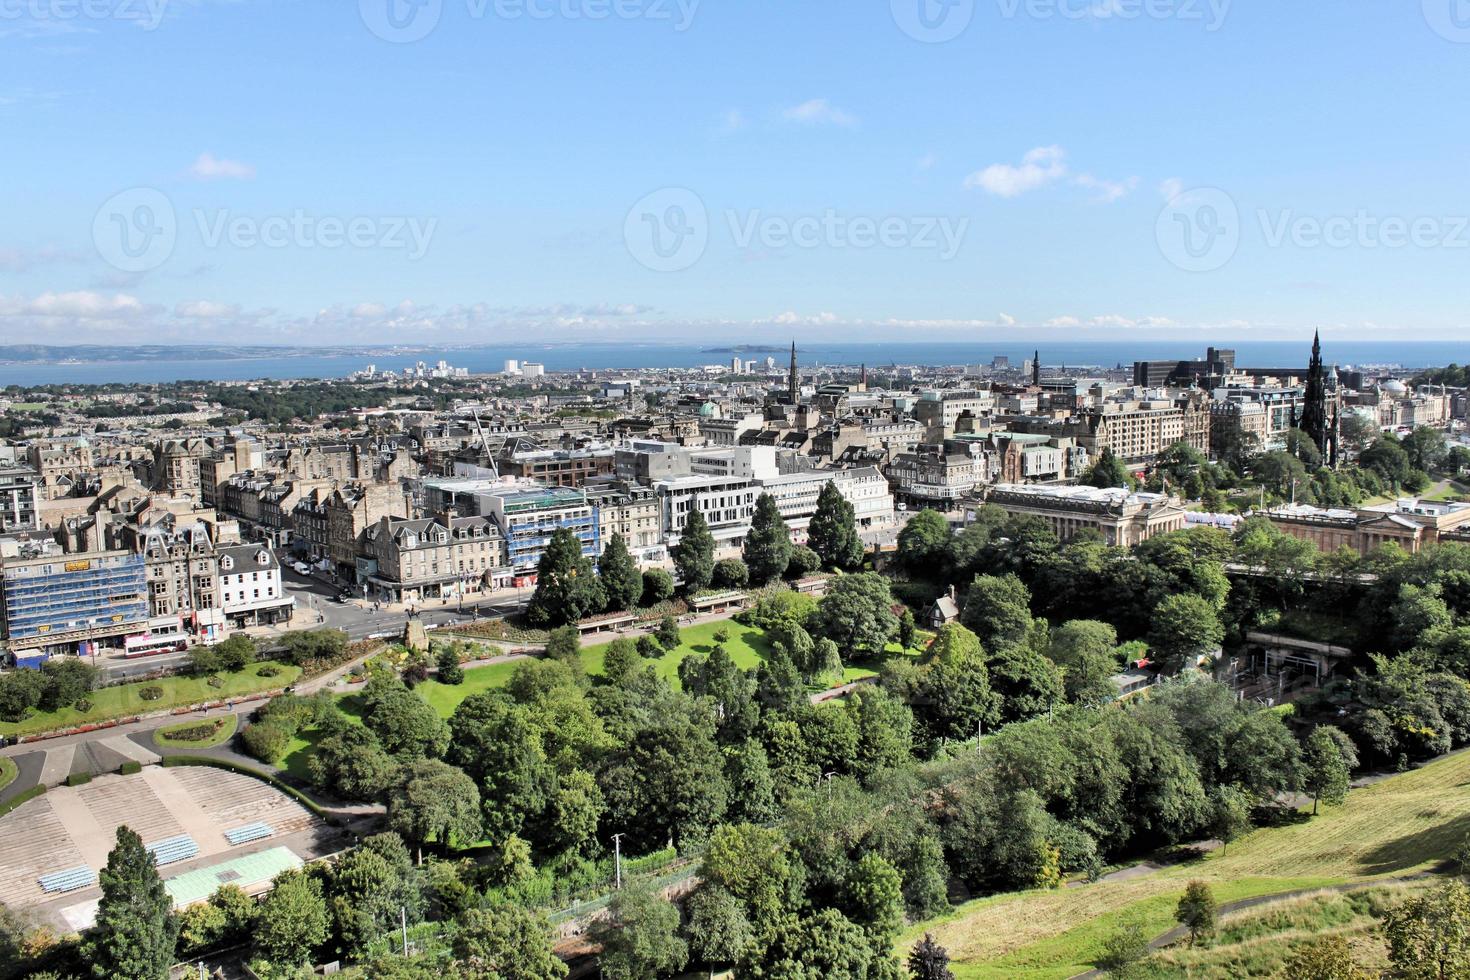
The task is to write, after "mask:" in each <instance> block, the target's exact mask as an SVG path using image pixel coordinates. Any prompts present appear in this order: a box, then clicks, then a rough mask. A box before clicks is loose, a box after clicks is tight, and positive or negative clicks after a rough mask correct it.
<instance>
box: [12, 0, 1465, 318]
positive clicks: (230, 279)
mask: <svg viewBox="0 0 1470 980" xmlns="http://www.w3.org/2000/svg"><path fill="white" fill-rule="evenodd" d="M420 2H422V3H424V4H427V6H424V7H422V8H415V7H413V6H410V0H361V2H360V3H359V2H358V0H331V2H306V0H85V3H84V2H83V0H0V145H3V146H4V148H5V149H4V153H3V157H0V161H3V162H0V175H3V178H4V179H3V180H0V216H3V220H0V342H3V343H15V342H50V343H67V342H83V341H85V342H109V341H112V342H118V343H125V342H136V341H140V340H150V339H161V340H179V339H187V340H191V341H211V342H212V341H219V342H230V341H250V342H257V343H259V342H274V343H345V342H350V341H353V340H362V341H374V342H377V341H384V340H401V341H405V342H418V341H433V342H436V343H477V342H486V343H493V342H498V341H502V340H506V339H511V338H515V339H521V338H527V337H533V336H534V337H545V338H548V339H553V338H554V339H564V338H576V337H588V338H594V339H597V340H599V341H608V340H617V339H619V338H624V337H626V338H628V339H638V340H649V339H654V340H657V339H667V340H693V341H699V342H703V341H705V340H708V339H711V338H714V337H720V338H727V337H728V338H731V339H738V338H749V339H769V338H775V337H783V336H790V335H791V334H792V333H799V334H800V335H802V336H808V337H830V338H841V339H855V338H862V339H874V340H877V339H890V338H902V337H914V338H915V339H925V340H935V341H958V340H967V339H972V338H973V339H981V338H988V337H1013V336H1015V335H1017V334H1027V335H1029V334H1032V333H1035V334H1036V335H1037V336H1038V338H1043V339H1044V338H1056V339H1064V338H1065V339H1073V338H1098V339H1126V338H1127V337H1128V336H1130V335H1136V336H1139V337H1169V338H1175V337H1192V336H1198V337H1199V338H1200V339H1201V340H1207V339H1219V340H1231V339H1248V338H1257V339H1278V338H1280V339H1285V338H1289V337H1294V336H1296V335H1298V334H1300V333H1303V332H1305V331H1309V330H1310V329H1312V328H1314V327H1321V328H1322V329H1323V331H1324V335H1326V336H1329V337H1331V336H1336V337H1339V338H1341V339H1354V338H1365V339H1379V338H1383V337H1387V336H1401V337H1403V338H1404V339H1455V338H1459V337H1464V336H1467V331H1466V328H1465V324H1466V317H1465V313H1464V311H1465V308H1466V303H1465V301H1466V299H1467V295H1466V294H1467V283H1470V274H1467V273H1470V192H1467V182H1466V174H1467V173H1470V166H1467V164H1470V130H1467V128H1466V126H1465V125H1464V120H1465V116H1464V113H1463V111H1461V110H1460V108H1459V106H1460V103H1461V101H1462V100H1463V98H1464V93H1465V92H1466V91H1470V84H1467V83H1470V4H1467V3H1466V0H1423V3H1422V4H1421V2H1420V0H1398V2H1394V3H1384V2H1381V0H1343V2H1340V3H1336V4H1328V3H1325V2H1305V3H1280V2H1276V3H1270V2H1265V0H1250V2H1247V0H1233V2H1231V0H1214V3H1213V5H1212V4H1211V3H1210V2H1209V0H1148V2H1147V3H1146V2H1145V0H973V2H970V0H952V2H954V3H955V4H956V5H955V6H953V7H945V6H943V5H942V4H941V3H940V0H893V2H892V3H889V2H883V0H878V2H868V3H863V4H855V3H851V2H838V0H784V2H777V0H738V2H737V0H699V2H696V0H682V5H681V3H680V0H500V3H499V4H497V3H495V2H494V0H420ZM388 3H392V4H395V5H396V6H395V11H396V14H397V15H398V19H397V20H396V21H394V22H393V23H398V24H404V25H408V26H407V31H408V32H409V33H415V32H421V31H427V33H426V34H425V36H423V37H422V38H421V39H418V40H408V41H405V40H404V37H403V35H395V34H394V32H393V30H391V29H389V28H388V27H387V26H386V25H388V24H389V23H390V22H389V21H388V20H387V19H385V18H386V12H387V11H386V5H387V4H388ZM150 4H151V5H152V6H151V7H150ZM920 4H923V5H924V7H923V10H924V11H925V12H926V14H927V16H928V18H929V19H928V21H927V22H928V23H930V24H934V25H937V29H938V30H940V31H946V32H951V33H952V32H955V31H956V30H958V28H960V27H963V30H958V33H957V36H955V37H954V38H953V39H952V40H948V41H946V42H944V43H928V42H926V41H924V40H918V39H915V37H912V36H910V34H909V33H906V32H905V30H904V25H908V26H909V27H911V28H912V27H913V26H914V25H916V24H918V23H919V21H918V20H917V19H916V16H917V14H918V13H919V11H920V7H919V5H920ZM1455 4H1459V5H1461V6H1463V7H1465V8H1466V9H1464V10H1457V9H1456V8H1455V7H1454V6H1453V5H1455ZM160 5H161V7H160ZM532 8H534V10H535V12H536V16H532V15H531V12H530V10H531V9H532ZM159 9H161V10H162V14H161V16H160V17H158V19H157V22H156V23H154V22H153V18H154V17H155V15H156V12H157V11H158V10H159ZM598 14H605V15H606V16H602V17H599V16H596V15H598ZM1454 14H1463V17H1461V18H1460V19H1455V18H1454V17H1453V16H1452V15H1454ZM415 18H420V19H415ZM423 18H427V19H423ZM946 18H950V19H946ZM956 18H957V19H956ZM1462 24H1463V25H1466V26H1464V27H1462V26H1461V25H1462ZM370 25H371V26H376V27H377V28H378V32H379V34H386V35H388V36H390V37H391V38H394V39H392V40H385V39H384V38H383V37H380V36H378V34H375V33H374V31H373V30H372V29H371V27H370ZM429 27H432V29H429ZM915 33H919V34H921V35H922V33H923V32H922V31H917V30H916V31H915ZM140 209H141V210H140ZM676 209H677V210H676ZM164 228H166V229H167V231H168V234H167V235H160V234H159V231H160V229H164ZM125 232H126V234H127V235H128V239H127V244H128V245H129V247H130V248H131V249H132V251H131V253H130V252H128V251H126V250H124V251H120V250H119V249H120V245H121V244H122V239H121V237H120V236H122V235H123V234H124V233H125ZM655 235H657V236H658V237H657V239H656V240H655V238H654V237H653V236H655ZM348 239H351V241H348ZM264 242H270V244H265V243H264ZM660 249H662V251H660ZM1191 249H1193V251H1191Z"/></svg>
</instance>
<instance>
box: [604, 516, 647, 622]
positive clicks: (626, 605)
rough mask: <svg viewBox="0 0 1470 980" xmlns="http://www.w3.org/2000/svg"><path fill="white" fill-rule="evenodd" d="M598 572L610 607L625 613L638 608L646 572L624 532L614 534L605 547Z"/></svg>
mask: <svg viewBox="0 0 1470 980" xmlns="http://www.w3.org/2000/svg"><path fill="white" fill-rule="evenodd" d="M597 574H598V576H599V577H600V578H601V579H602V589H603V591H604V592H605V593H606V594H607V608H608V609H610V610H615V611H617V612H626V611H627V610H629V609H634V608H636V607H637V605H638V600H639V598H641V597H642V595H643V573H642V572H640V571H639V570H638V563H637V562H636V561H634V560H633V553H632V552H630V551H629V550H628V542H626V541H624V540H623V536H622V535H621V534H614V535H613V536H612V537H611V538H610V539H609V540H608V542H607V546H606V547H604V548H603V550H602V557H601V558H599V559H597Z"/></svg>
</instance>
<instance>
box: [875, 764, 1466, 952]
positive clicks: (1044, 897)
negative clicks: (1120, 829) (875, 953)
mask: <svg viewBox="0 0 1470 980" xmlns="http://www.w3.org/2000/svg"><path fill="white" fill-rule="evenodd" d="M1467 832H1470V753H1462V754H1460V755H1456V756H1453V757H1451V758H1448V759H1443V760H1441V761H1439V762H1436V763H1433V764H1431V765H1428V766H1425V767H1424V768H1422V769H1419V770H1416V771H1414V772H1410V773H1406V774H1404V775H1402V776H1395V777H1393V778H1391V779H1387V780H1384V781H1382V782H1380V783H1377V784H1376V785H1374V786H1370V787H1368V788H1366V789H1360V790H1355V791H1353V793H1352V794H1351V795H1350V796H1349V798H1348V802H1347V803H1346V804H1345V805H1344V806H1342V807H1339V808H1336V809H1331V810H1326V811H1324V813H1323V814H1322V816H1320V817H1318V818H1316V819H1315V820H1310V821H1303V822H1301V823H1297V824H1294V825H1291V826H1287V827H1279V828H1269V829H1262V830H1257V831H1256V832H1254V833H1253V834H1251V835H1250V836H1249V837H1246V838H1244V839H1242V840H1240V841H1237V842H1236V843H1234V844H1232V845H1231V846H1230V849H1229V852H1228V853H1226V854H1220V853H1215V854H1211V855H1209V856H1208V857H1206V858H1204V859H1201V860H1197V861H1192V862H1189V863H1187V864H1182V865H1176V866H1173V867H1169V868H1166V869H1164V870H1162V871H1157V872H1155V873H1153V874H1150V875H1145V876H1143V877H1138V878H1134V879H1132V880H1129V881H1118V882H1104V883H1099V884H1096V885H1083V886H1080V887H1077V888H1067V889H1062V890H1059V891H1033V892H1022V893H1017V894H1010V895H1000V896H995V897H992V898H985V899H980V900H978V901H974V902H970V903H968V904H966V905H964V906H962V907H961V908H959V909H957V910H956V911H955V912H954V913H952V914H951V915H950V916H948V917H946V918H944V919H942V920H939V921H934V922H928V923H923V924H921V925H919V926H916V927H914V928H913V929H911V930H909V932H908V933H906V934H905V936H904V937H903V940H902V943H903V946H904V948H905V949H906V948H907V947H908V946H910V945H911V944H912V943H913V942H914V941H915V940H916V939H917V938H918V937H919V936H920V935H922V934H923V933H924V932H925V931H926V930H928V931H931V932H933V933H935V935H936V936H937V937H938V938H939V940H940V942H941V943H943V944H944V945H945V946H946V947H948V949H949V951H950V955H951V956H952V957H953V958H954V959H955V961H956V962H955V965H954V967H953V969H954V972H955V976H956V977H957V978H959V980H978V978H987V980H988V978H996V980H1000V978H1005V977H1034V978H1064V977H1070V976H1074V975H1076V974H1078V973H1081V972H1083V971H1085V970H1087V969H1089V968H1090V967H1091V966H1092V961H1093V960H1094V959H1095V958H1096V957H1097V955H1098V954H1099V952H1100V950H1101V945H1102V942H1103V940H1104V939H1106V938H1107V936H1109V935H1110V934H1111V933H1112V932H1113V931H1114V930H1115V929H1117V928H1118V927H1119V926H1120V925H1122V924H1124V923H1133V922H1136V923H1138V924H1140V925H1141V926H1142V927H1143V929H1144V931H1145V932H1146V933H1148V934H1149V935H1156V934H1159V933H1162V932H1164V931H1165V930H1167V929H1169V928H1170V927H1171V926H1173V924H1174V922H1173V911H1174V904H1175V902H1177V901H1178V898H1179V895H1180V894H1181V893H1182V892H1183V890H1184V886H1185V884H1186V883H1187V882H1189V881H1190V880H1192V879H1200V880H1203V881H1206V882H1209V883H1210V884H1211V886H1212V887H1213V888H1214V890H1215V894H1216V897H1217V899H1218V900H1219V901H1220V902H1222V903H1223V902H1229V901H1234V900H1236V899H1241V898H1249V897H1252V896H1256V895H1268V894H1274V893H1277V892H1286V891H1295V890H1298V889H1303V888H1315V887H1320V886H1324V885H1330V884H1336V883H1340V882H1347V881H1363V880H1369V879H1373V878H1382V877H1391V876H1394V875H1402V874H1406V873H1411V872H1413V871H1416V870H1421V869H1424V868H1427V867H1430V866H1431V865H1433V864H1434V863H1436V862H1438V861H1440V860H1442V859H1444V858H1446V857H1448V856H1449V855H1450V854H1451V852H1452V851H1453V850H1454V848H1455V846H1456V845H1457V844H1458V843H1459V842H1460V841H1461V840H1462V839H1464V837H1465V835H1466V833H1467Z"/></svg>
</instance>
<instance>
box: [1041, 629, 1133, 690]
mask: <svg viewBox="0 0 1470 980" xmlns="http://www.w3.org/2000/svg"><path fill="white" fill-rule="evenodd" d="M1117 648H1118V632H1117V630H1115V629H1113V627H1112V626H1110V625H1108V624H1107V623H1102V622H1098V621H1097V620H1093V619H1074V620H1071V621H1070V622H1066V623H1063V624H1062V625H1061V626H1058V627H1057V628H1056V629H1055V630H1053V631H1052V634H1051V659H1052V661H1053V662H1054V663H1056V664H1057V666H1059V667H1061V668H1062V673H1063V683H1064V684H1065V687H1066V692H1067V700H1068V701H1071V702H1073V703H1074V704H1082V705H1086V706H1088V707H1096V706H1097V705H1100V704H1103V703H1105V702H1107V701H1111V700H1112V699H1113V698H1114V697H1116V696H1117V694H1118V689H1117V688H1116V687H1114V686H1113V682H1112V677H1113V675H1114V674H1116V673H1117V672H1118V668H1119V666H1120V664H1119V660H1118V653H1117Z"/></svg>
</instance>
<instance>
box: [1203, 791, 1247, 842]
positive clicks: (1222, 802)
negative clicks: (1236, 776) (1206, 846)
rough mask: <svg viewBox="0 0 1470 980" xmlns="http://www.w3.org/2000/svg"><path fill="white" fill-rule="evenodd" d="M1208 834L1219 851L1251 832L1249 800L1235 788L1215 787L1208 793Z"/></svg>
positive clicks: (1245, 794)
mask: <svg viewBox="0 0 1470 980" xmlns="http://www.w3.org/2000/svg"><path fill="white" fill-rule="evenodd" d="M1210 809H1211V815H1210V833H1211V834H1213V835H1214V836H1215V838H1216V839H1217V840H1219V841H1220V844H1221V851H1222V852H1225V851H1229V849H1230V845H1231V843H1233V842H1234V841H1237V840H1239V839H1240V838H1241V837H1244V836H1245V835H1246V834H1248V833H1250V831H1251V798H1250V795H1249V794H1247V793H1245V792H1242V791H1241V790H1240V789H1239V788H1238V787H1235V786H1216V787H1215V788H1214V789H1213V790H1212V791H1211V792H1210Z"/></svg>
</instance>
